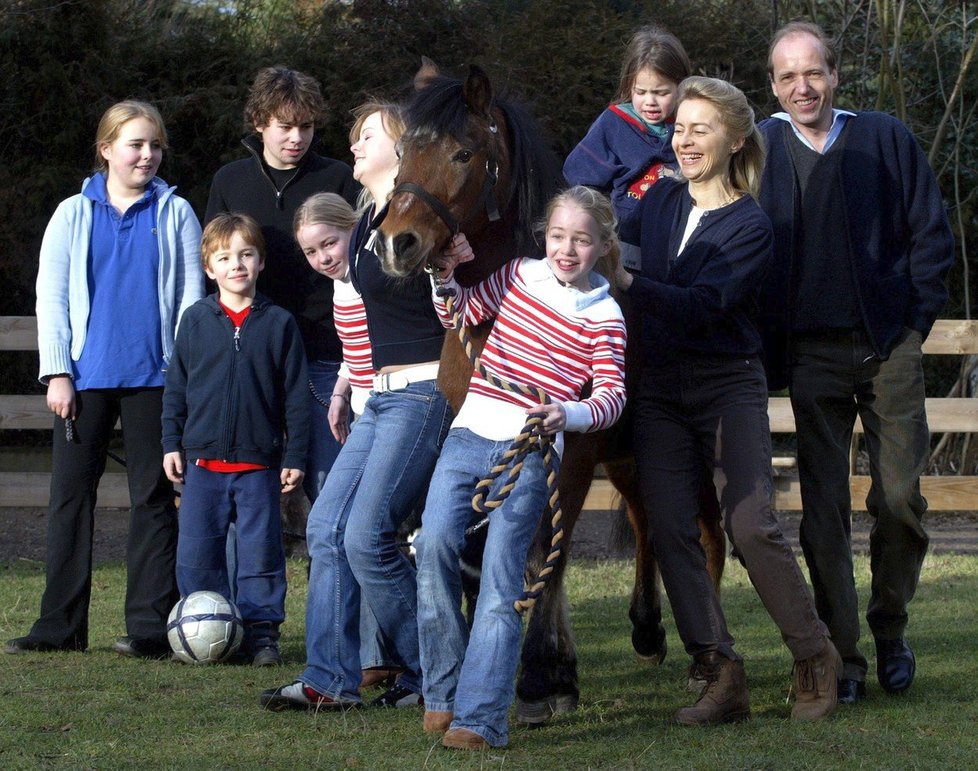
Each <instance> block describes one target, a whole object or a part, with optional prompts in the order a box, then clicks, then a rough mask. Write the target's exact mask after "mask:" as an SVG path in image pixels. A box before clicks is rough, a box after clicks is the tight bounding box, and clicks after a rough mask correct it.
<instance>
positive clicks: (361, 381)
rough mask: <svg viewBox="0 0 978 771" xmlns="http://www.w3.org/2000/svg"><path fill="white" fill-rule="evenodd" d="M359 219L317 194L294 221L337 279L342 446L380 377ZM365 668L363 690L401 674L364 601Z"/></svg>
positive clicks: (336, 199) (315, 265)
mask: <svg viewBox="0 0 978 771" xmlns="http://www.w3.org/2000/svg"><path fill="white" fill-rule="evenodd" d="M358 219H359V218H358V217H357V214H356V212H355V211H354V210H353V207H352V206H350V204H348V203H347V202H346V199H344V198H342V197H341V196H339V195H336V193H316V194H315V195H312V196H309V198H307V199H306V200H305V201H304V202H303V203H302V205H301V206H299V208H298V209H296V212H295V219H294V221H293V232H294V233H295V240H296V241H297V242H298V244H299V248H301V249H302V253H303V254H304V255H305V256H306V260H308V262H309V267H311V268H312V269H313V270H314V271H316V272H317V273H321V274H322V275H324V276H326V278H329V279H332V280H333V323H334V324H335V325H336V334H337V336H338V337H339V338H340V343H341V344H342V346H343V362H342V363H341V364H340V369H339V375H338V377H337V378H336V384H335V385H334V386H333V392H332V395H331V396H330V399H329V408H328V410H329V414H328V417H329V427H330V430H331V431H332V432H333V436H334V437H336V441H338V442H339V443H340V444H345V443H346V438H347V436H348V435H349V433H350V421H351V417H352V419H353V420H356V419H357V418H358V417H359V416H360V415H362V414H363V409H364V406H365V405H366V403H367V399H368V397H369V396H370V391H371V390H372V389H373V384H374V374H375V371H374V365H373V358H372V353H371V348H370V338H369V337H368V336H367V311H366V309H365V308H364V306H363V298H362V297H361V296H360V293H359V292H358V291H357V290H356V287H354V286H353V282H352V281H351V280H350V238H351V236H352V234H353V228H354V227H356V224H357V220H358ZM351 411H352V413H353V414H352V416H351V415H350V412H351ZM360 666H361V667H362V668H363V679H362V681H361V688H365V687H367V685H368V684H371V683H375V682H383V681H386V679H387V678H388V677H390V676H392V675H396V674H397V673H398V672H399V671H400V667H399V666H398V664H397V662H396V661H395V659H394V657H392V656H391V654H390V653H389V652H388V651H387V647H386V646H385V645H384V636H383V634H381V632H380V628H379V625H378V623H377V619H376V617H375V616H374V615H373V613H372V612H371V610H370V608H369V607H367V605H366V603H364V602H361V603H360Z"/></svg>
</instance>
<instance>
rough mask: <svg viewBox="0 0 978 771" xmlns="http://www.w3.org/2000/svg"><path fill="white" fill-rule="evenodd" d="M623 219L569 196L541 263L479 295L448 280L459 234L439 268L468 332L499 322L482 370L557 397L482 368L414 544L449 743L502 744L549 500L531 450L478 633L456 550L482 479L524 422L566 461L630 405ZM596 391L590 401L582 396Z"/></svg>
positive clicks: (581, 192) (429, 725)
mask: <svg viewBox="0 0 978 771" xmlns="http://www.w3.org/2000/svg"><path fill="white" fill-rule="evenodd" d="M616 224H617V223H616V220H615V215H614V211H613V210H612V207H611V203H610V201H609V200H608V199H607V198H606V197H605V196H604V195H602V194H601V193H598V192H595V191H593V190H591V189H589V188H586V187H574V188H571V189H570V190H567V191H565V192H563V193H560V194H559V195H557V196H556V197H555V198H554V199H553V200H552V201H551V202H550V205H549V207H548V211H547V217H546V220H545V224H544V227H543V233H544V235H545V238H546V249H545V251H546V259H543V260H537V259H532V258H523V259H517V260H513V261H511V262H509V263H507V264H506V265H504V266H503V267H502V268H500V269H499V270H498V271H496V272H495V273H494V274H493V275H492V276H490V277H489V278H487V279H486V280H485V281H483V282H481V283H480V284H477V285H476V286H474V287H471V288H462V287H460V286H458V284H457V283H455V281H454V279H453V278H452V276H453V271H454V268H455V266H456V265H457V264H458V263H460V262H466V261H468V260H471V259H473V255H472V251H471V248H470V247H469V245H468V242H467V241H466V240H465V237H464V236H457V237H456V238H455V239H454V240H453V242H452V243H451V245H450V247H449V248H448V249H447V250H446V252H445V253H444V255H443V256H442V257H441V258H440V259H436V264H438V265H440V266H443V267H442V269H441V271H440V275H439V277H438V279H437V280H436V281H435V283H436V284H437V285H438V286H445V287H447V288H449V289H450V290H454V296H455V308H456V309H457V310H458V311H459V312H460V313H461V314H462V316H463V318H464V320H465V323H466V324H467V325H473V324H478V323H480V322H482V321H485V320H487V319H492V318H494V319H495V325H494V327H493V329H492V332H491V333H490V335H489V339H488V341H487V342H486V347H485V350H484V351H483V353H482V365H483V366H484V368H485V370H486V371H488V372H489V373H491V374H492V375H495V376H497V377H499V378H500V379H502V380H504V381H509V382H516V383H522V384H525V385H529V386H536V387H538V388H542V389H543V390H544V391H546V393H547V394H548V395H549V397H550V399H551V401H550V403H548V404H546V405H540V404H538V403H536V401H535V400H534V399H533V398H532V397H529V396H525V395H523V394H521V393H516V392H511V391H508V390H504V389H502V388H499V387H497V386H496V385H494V384H493V383H491V382H489V380H487V379H486V377H485V376H484V375H483V374H482V373H481V372H480V371H479V370H478V369H476V370H475V371H474V372H473V374H472V379H471V381H470V383H469V392H468V395H467V396H466V399H465V402H464V404H463V405H462V408H461V409H460V410H459V413H458V416H457V417H456V418H455V421H454V422H453V423H452V428H451V431H449V434H448V437H447V439H446V440H445V444H444V447H443V448H442V452H441V455H440V456H439V459H438V464H437V465H436V467H435V473H434V476H433V477H432V480H431V484H430V486H429V492H428V498H427V501H426V504H425V510H424V516H423V520H422V521H423V527H422V531H421V535H420V537H419V538H418V539H417V540H416V541H415V544H416V546H417V554H418V626H419V634H420V643H421V667H422V671H423V673H424V692H423V695H424V703H425V708H426V710H427V711H426V713H425V719H424V728H425V730H426V731H431V732H440V731H447V732H446V733H445V737H444V739H443V743H444V744H445V746H447V747H455V748H459V749H478V748H481V747H487V746H503V745H505V744H506V743H507V740H508V735H507V722H506V713H507V710H508V709H509V706H510V704H511V703H512V700H513V688H514V678H515V674H516V663H517V659H518V656H519V644H520V632H521V623H520V617H519V615H518V614H517V613H516V611H515V610H514V608H513V603H514V602H515V601H516V600H517V599H518V598H519V596H520V594H521V592H522V589H523V571H524V567H525V563H526V555H527V552H528V550H529V546H530V542H531V540H532V538H533V534H534V532H535V531H536V527H537V523H538V522H539V520H540V515H541V513H542V511H543V509H544V505H545V502H546V496H547V471H546V469H545V467H544V465H545V464H544V460H543V456H542V454H541V453H532V454H530V455H529V456H527V457H526V459H525V460H524V465H523V468H522V472H521V475H520V479H519V481H518V482H517V484H516V486H515V488H514V489H513V491H512V492H511V493H510V495H509V496H508V497H507V498H506V499H505V501H504V502H503V503H502V505H501V506H499V508H497V509H495V510H494V512H493V514H492V516H491V517H490V520H489V527H488V535H487V539H486V547H485V553H484V556H483V562H482V584H481V589H480V593H479V602H478V604H477V606H476V613H475V620H474V623H473V626H472V630H471V632H469V631H468V629H467V627H466V623H465V619H464V618H463V616H462V613H461V611H460V602H461V579H460V575H459V553H460V551H461V548H462V544H463V541H464V538H465V529H466V527H467V526H468V525H469V524H470V520H471V519H472V517H473V514H474V512H473V510H472V504H471V501H472V496H473V493H474V488H475V485H476V482H477V481H478V480H479V479H480V478H482V477H483V476H484V475H485V474H486V473H487V472H488V471H489V469H490V468H492V467H493V466H494V465H496V464H497V463H498V462H499V461H500V459H501V458H502V456H503V455H504V454H505V452H506V451H507V449H509V447H510V445H511V443H512V441H513V439H514V437H515V436H516V435H517V434H519V433H520V431H521V429H522V428H523V426H524V425H525V423H526V421H527V418H528V415H529V414H542V415H543V422H542V425H541V429H540V430H541V431H542V432H543V433H544V434H547V435H551V436H555V438H556V440H557V442H556V444H557V448H558V453H559V450H560V447H561V445H562V442H561V441H560V439H561V436H562V432H563V431H595V430H597V429H601V428H607V427H608V426H610V425H612V424H613V423H614V422H615V421H616V420H617V419H618V418H619V417H620V416H621V413H622V410H623V409H624V406H625V382H624V361H625V323H624V320H623V319H622V314H621V310H620V309H619V308H618V304H617V303H616V302H615V301H614V300H613V299H612V297H611V295H610V293H609V290H610V285H609V282H608V280H607V279H606V278H604V276H602V275H601V272H604V273H605V275H608V276H613V275H614V267H615V266H616V265H617V261H618V256H619V245H618V238H617V236H616V234H615V228H616ZM599 266H600V272H599ZM434 301H435V307H436V310H437V311H438V314H439V317H440V318H441V319H442V323H443V324H445V325H446V326H450V324H451V320H450V318H449V315H448V312H447V309H446V305H445V300H444V298H443V297H442V296H441V294H440V293H438V292H436V293H435V295H434ZM588 383H590V384H591V394H590V396H589V397H588V398H586V399H581V398H580V397H581V392H582V390H583V389H584V387H585V386H586V385H587V384H588ZM504 476H505V475H504ZM504 476H503V477H500V479H499V480H497V483H496V485H499V484H502V483H503V482H504ZM496 485H494V487H495V486H496Z"/></svg>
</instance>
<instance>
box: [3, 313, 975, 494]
mask: <svg viewBox="0 0 978 771" xmlns="http://www.w3.org/2000/svg"><path fill="white" fill-rule="evenodd" d="M36 350H37V325H36V323H35V319H34V317H32V316H0V351H36ZM924 353H925V354H927V355H929V356H930V355H957V356H964V355H971V354H978V321H954V320H941V321H938V322H937V323H936V324H935V325H934V329H933V330H932V332H931V334H930V336H929V337H928V338H927V341H926V343H925V344H924ZM0 365H2V362H0ZM768 413H769V415H770V418H771V432H772V433H775V434H790V433H794V431H795V420H794V415H793V414H792V411H791V403H790V402H789V400H788V399H787V398H785V397H771V400H770V403H769V407H768ZM927 420H928V423H929V424H930V430H931V432H932V433H935V434H937V433H978V399H976V398H928V399H927ZM52 426H53V418H52V415H51V412H50V410H48V409H47V405H46V404H45V399H44V396H43V395H41V394H31V395H8V394H4V395H0V430H2V429H46V430H51V428H52ZM856 431H857V432H862V426H861V425H859V423H858V421H857V425H856ZM780 465H784V464H777V463H776V466H780ZM788 466H789V467H788V468H787V469H782V468H778V469H777V471H778V473H777V475H776V476H775V490H774V505H775V508H777V509H778V510H781V511H789V510H800V509H801V494H800V490H799V484H798V479H797V477H796V476H795V475H793V474H792V473H791V470H790V464H788ZM50 479H51V475H50V474H48V473H45V472H2V473H0V505H3V506H46V505H47V502H48V487H49V484H50ZM869 483H870V481H869V477H867V476H859V475H853V476H852V478H851V488H852V501H853V508H854V509H857V510H865V508H866V494H867V492H868V491H869ZM921 486H922V489H923V493H924V495H925V496H926V498H927V501H928V504H929V507H930V509H931V510H933V511H974V510H978V477H976V476H926V477H924V478H923V479H922V481H921ZM99 504H100V505H102V506H106V507H123V508H125V507H128V506H129V490H128V488H127V486H126V477H125V474H124V473H120V472H107V473H106V474H105V475H104V476H103V477H102V482H101V485H100V486H99ZM614 505H616V504H615V501H614V491H613V489H612V487H611V484H610V483H609V482H608V481H607V480H605V479H595V480H594V482H593V484H592V485H591V491H590V492H589V493H588V497H587V500H586V501H585V504H584V507H585V509H607V508H611V507H613V506H614Z"/></svg>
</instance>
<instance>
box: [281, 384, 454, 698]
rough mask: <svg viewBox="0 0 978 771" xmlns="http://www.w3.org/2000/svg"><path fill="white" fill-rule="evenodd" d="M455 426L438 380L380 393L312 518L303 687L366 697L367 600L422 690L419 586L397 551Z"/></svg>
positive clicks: (408, 683)
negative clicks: (363, 632)
mask: <svg viewBox="0 0 978 771" xmlns="http://www.w3.org/2000/svg"><path fill="white" fill-rule="evenodd" d="M451 420H452V412H451V409H450V408H449V406H448V402H447V401H446V400H445V397H444V396H443V395H442V394H441V392H440V391H438V390H437V388H436V386H435V381H433V380H427V381H422V382H418V383H412V384H410V385H409V386H408V387H407V388H403V389H400V390H397V391H388V392H386V393H380V394H374V395H373V396H371V397H370V399H369V400H368V401H367V405H366V407H365V409H364V412H363V415H361V416H360V418H359V419H358V420H357V421H356V423H354V425H353V429H352V431H351V432H350V436H349V437H348V438H347V440H346V444H344V445H343V449H342V450H341V451H340V454H339V456H338V457H337V459H336V462H335V463H334V464H333V469H332V471H331V472H330V474H329V476H328V477H327V479H326V484H325V485H324V486H323V489H322V492H321V494H320V496H319V498H317V499H316V503H315V504H314V505H313V508H312V511H310V512H309V522H308V524H307V526H306V542H307V546H308V548H309V556H310V558H311V560H312V564H311V569H310V575H309V597H308V599H307V601H306V669H305V671H304V672H303V673H302V675H300V677H299V680H301V681H302V682H304V683H305V684H307V685H309V686H311V687H312V688H314V689H315V690H317V691H319V692H320V693H324V694H328V695H329V696H332V697H333V698H343V699H355V700H359V698H360V696H359V685H360V677H361V664H360V650H359V646H360V602H361V593H362V597H363V600H364V601H365V602H366V603H367V605H368V606H369V608H370V610H371V611H372V612H373V614H374V616H375V618H376V619H377V623H378V625H379V626H380V630H381V632H382V633H383V635H384V638H385V640H386V641H387V642H388V643H389V645H390V650H389V651H388V652H389V654H390V655H391V657H392V658H394V659H395V661H396V663H397V664H398V666H401V667H403V668H404V670H405V671H404V673H403V674H402V675H401V676H400V679H399V682H400V684H401V685H403V686H404V687H406V688H408V689H410V690H412V691H415V692H420V691H421V666H420V663H419V659H418V628H417V587H416V583H415V575H414V568H413V567H412V566H411V563H410V562H409V561H408V559H407V558H406V557H405V556H404V555H403V554H402V553H401V551H400V550H399V549H398V548H397V527H398V525H399V524H400V523H401V522H402V521H403V520H404V519H405V518H406V517H407V516H408V515H409V514H410V513H411V511H412V509H413V508H414V506H415V504H416V503H417V501H418V499H419V498H420V497H421V496H422V495H423V494H424V490H425V487H426V485H427V484H428V480H429V479H430V477H431V472H432V469H434V466H435V461H436V460H437V458H438V451H439V449H440V448H441V444H442V442H443V441H444V438H445V434H446V433H447V431H448V426H449V425H450V423H451Z"/></svg>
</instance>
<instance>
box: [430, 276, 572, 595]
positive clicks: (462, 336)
mask: <svg viewBox="0 0 978 771" xmlns="http://www.w3.org/2000/svg"><path fill="white" fill-rule="evenodd" d="M428 272H429V273H431V274H432V275H433V276H435V277H436V285H437V286H438V289H437V291H438V293H439V295H441V296H443V297H445V307H446V310H447V311H448V314H449V315H450V316H451V318H452V328H453V329H454V330H455V332H456V333H457V334H458V337H459V340H460V341H461V343H462V348H463V349H464V350H465V354H466V356H468V358H469V361H470V362H472V366H473V367H475V368H476V369H477V370H478V372H479V374H480V375H482V376H483V377H484V378H485V379H486V380H487V381H489V382H490V383H492V384H493V385H495V386H497V387H498V388H502V389H503V390H506V391H513V392H517V393H521V394H523V395H524V396H530V397H532V398H534V399H536V400H537V401H538V402H539V403H540V404H541V405H543V404H549V403H550V401H551V400H550V397H549V396H548V395H547V393H546V392H545V391H544V390H543V389H541V388H537V387H535V386H527V385H524V384H522V383H512V382H510V381H508V380H503V379H501V378H499V377H497V376H496V375H494V374H493V373H491V372H489V371H488V370H486V368H485V367H484V366H483V365H482V359H481V357H480V356H479V355H478V354H477V353H476V352H475V347H474V346H473V345H472V340H471V338H470V337H469V334H468V330H466V328H465V325H464V324H463V323H462V315H461V313H459V312H457V311H456V310H455V299H454V296H453V295H454V292H452V291H451V290H447V289H443V288H442V287H441V286H440V284H439V283H438V279H437V274H436V273H435V272H434V270H433V269H429V270H428ZM542 424H543V419H542V418H541V417H540V416H539V415H531V416H530V418H529V420H527V422H526V424H525V425H524V426H523V428H522V430H521V431H520V433H519V434H517V435H516V437H515V438H514V439H513V443H512V444H511V445H510V446H509V449H507V450H506V452H505V453H503V457H502V459H501V460H500V462H499V463H498V464H496V465H495V466H493V467H492V468H491V469H490V470H489V473H488V475H487V476H486V477H485V478H484V479H482V481H480V482H479V483H478V484H477V485H476V488H475V489H476V493H475V495H474V496H473V498H472V508H473V509H475V511H477V512H478V513H480V514H483V515H486V516H488V514H490V513H491V512H492V510H493V509H496V508H498V507H499V506H501V505H502V503H503V501H505V500H506V498H508V497H509V494H510V493H511V492H512V491H513V488H514V487H515V486H516V481H517V480H518V479H519V476H520V472H521V471H522V470H523V460H524V458H526V456H527V455H528V454H529V453H531V452H534V451H538V452H542V453H543V462H544V468H546V469H547V506H546V511H547V512H549V513H550V553H549V554H548V555H547V559H546V561H545V562H544V564H543V567H542V568H541V569H540V573H539V574H538V575H537V578H536V581H534V582H533V584H532V585H531V586H530V587H529V588H527V589H525V590H524V591H523V594H522V595H521V596H520V598H519V599H518V600H516V601H515V602H514V603H513V607H514V609H515V610H516V612H517V613H520V614H522V613H525V612H526V611H528V610H529V609H530V608H532V607H533V606H534V605H535V604H536V601H537V599H538V598H539V597H540V595H541V594H542V593H543V590H544V589H545V588H546V586H547V582H548V581H549V580H550V576H551V574H552V573H553V571H554V569H555V568H556V566H557V561H558V560H559V559H560V555H561V553H562V551H563V544H562V541H563V538H564V528H563V525H562V524H561V518H562V517H563V512H562V511H561V508H560V496H559V493H558V490H557V469H556V467H555V464H554V450H553V439H551V438H550V437H549V436H547V435H545V434H543V433H541V430H540V429H541V427H542ZM507 469H509V476H508V477H507V479H506V482H505V484H504V485H503V486H502V487H501V488H500V489H499V490H498V491H497V492H496V494H495V495H493V496H491V497H489V498H487V497H486V495H487V494H488V492H489V489H490V488H491V487H492V484H493V482H495V480H496V479H497V478H498V477H499V476H500V475H501V474H502V473H503V472H504V471H506V470H507Z"/></svg>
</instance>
